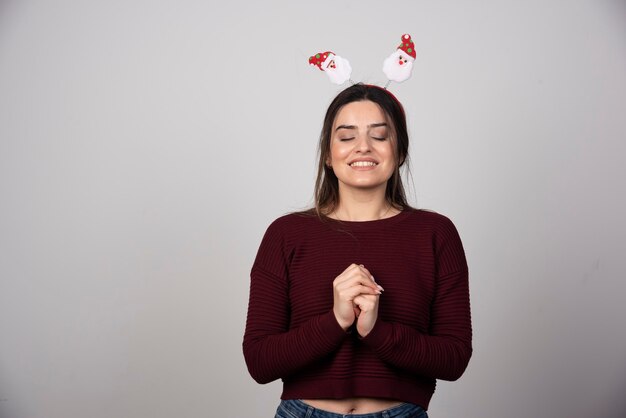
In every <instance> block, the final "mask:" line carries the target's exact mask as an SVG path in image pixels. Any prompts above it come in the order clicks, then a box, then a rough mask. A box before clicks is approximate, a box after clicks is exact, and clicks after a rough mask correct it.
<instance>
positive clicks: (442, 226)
mask: <svg viewBox="0 0 626 418" xmlns="http://www.w3.org/2000/svg"><path fill="white" fill-rule="evenodd" d="M407 210H408V211H409V213H408V218H409V219H410V220H411V221H412V222H417V223H419V224H420V225H421V226H422V227H426V228H429V229H432V230H433V231H439V232H445V231H446V230H451V229H453V230H456V228H455V226H454V224H453V223H452V221H451V220H450V218H448V217H447V216H445V215H442V214H441V213H438V212H435V211H432V210H427V209H413V208H411V209H407Z"/></svg>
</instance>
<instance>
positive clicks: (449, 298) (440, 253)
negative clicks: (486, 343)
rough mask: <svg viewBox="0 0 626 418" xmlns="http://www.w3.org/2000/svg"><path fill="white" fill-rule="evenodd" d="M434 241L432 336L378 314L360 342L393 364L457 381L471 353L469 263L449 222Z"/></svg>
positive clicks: (430, 331) (430, 328)
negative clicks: (391, 321) (434, 266)
mask: <svg viewBox="0 0 626 418" xmlns="http://www.w3.org/2000/svg"><path fill="white" fill-rule="evenodd" d="M434 244H435V260H436V261H435V262H436V264H437V265H436V271H437V274H436V280H437V281H436V286H435V295H434V298H433V301H432V305H431V310H430V327H429V332H428V334H424V333H421V332H418V331H416V330H415V329H413V328H411V327H409V326H407V325H404V324H401V323H390V322H385V321H382V320H381V319H380V318H378V319H377V321H376V323H375V324H374V327H373V328H372V330H371V332H369V334H367V336H366V337H364V338H363V339H362V342H363V343H365V344H367V345H368V346H369V347H370V348H372V349H373V350H374V351H375V352H376V353H377V355H378V356H379V357H380V358H381V359H383V360H384V361H385V362H387V363H389V364H391V365H393V366H395V367H398V368H401V369H405V370H409V371H411V372H413V373H416V374H420V375H423V376H428V377H434V378H437V379H443V380H456V379H458V378H459V377H460V376H461V375H462V374H463V372H464V371H465V368H466V367H467V364H468V362H469V359H470V357H471V354H472V342H471V340H472V329H471V319H470V303H469V285H468V270H467V262H466V260H465V254H464V251H463V247H462V244H461V240H460V238H459V236H458V233H457V231H456V229H455V228H454V226H453V225H452V223H451V222H450V221H447V222H446V224H445V225H443V227H442V228H441V229H440V230H439V231H438V234H437V236H436V237H435V239H434ZM383 297H384V296H383Z"/></svg>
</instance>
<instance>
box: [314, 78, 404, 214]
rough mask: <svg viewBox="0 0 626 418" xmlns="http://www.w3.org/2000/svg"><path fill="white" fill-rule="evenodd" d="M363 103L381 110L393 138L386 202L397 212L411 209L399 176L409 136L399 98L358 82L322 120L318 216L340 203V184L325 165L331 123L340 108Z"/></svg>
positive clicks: (343, 93)
mask: <svg viewBox="0 0 626 418" xmlns="http://www.w3.org/2000/svg"><path fill="white" fill-rule="evenodd" d="M363 100H369V101H371V102H374V103H376V104H377V105H378V106H380V107H381V109H382V110H383V113H384V114H385V118H387V123H388V124H389V125H390V127H391V128H392V132H393V134H394V135H393V136H394V138H395V144H396V147H395V157H396V167H395V169H394V171H393V174H392V176H391V178H390V179H389V180H388V181H387V188H386V190H385V199H386V200H387V202H388V203H389V204H390V205H392V206H393V207H394V208H396V209H400V210H403V209H406V208H409V207H410V206H409V204H408V202H407V199H406V194H405V192H404V186H403V185H402V176H401V174H400V167H401V166H402V165H404V164H405V163H407V164H408V162H407V159H408V157H409V154H408V152H409V134H408V132H407V128H406V116H405V114H404V108H403V107H402V104H400V102H399V101H398V99H396V98H395V96H394V95H393V94H391V93H390V92H388V91H387V90H385V89H383V88H381V87H378V86H372V85H368V84H360V83H359V84H355V85H353V86H350V87H348V88H347V89H345V90H343V91H342V92H341V93H339V94H338V95H337V97H335V99H334V100H333V101H332V103H331V104H330V106H329V107H328V110H327V111H326V116H325V117H324V125H323V126H322V133H321V134H320V142H319V146H318V153H319V161H318V167H317V179H316V180H315V212H316V213H317V215H318V216H320V217H326V216H328V215H329V214H330V213H332V212H333V211H334V210H335V209H336V208H337V205H338V204H339V182H338V180H337V176H336V175H335V173H334V171H333V170H332V168H330V167H328V166H327V165H326V161H328V159H329V156H330V139H331V135H332V128H333V123H334V122H335V118H336V117H337V114H338V113H339V111H340V110H341V108H342V107H343V106H345V105H347V104H348V103H352V102H358V101H363Z"/></svg>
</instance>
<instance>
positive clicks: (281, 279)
mask: <svg viewBox="0 0 626 418" xmlns="http://www.w3.org/2000/svg"><path fill="white" fill-rule="evenodd" d="M287 233H288V225H286V221H285V219H284V218H281V219H278V220H277V221H275V222H274V223H273V224H272V225H270V227H269V228H268V230H267V231H266V233H265V236H264V237H263V240H262V242H261V245H260V247H259V251H258V253H257V257H256V260H255V262H254V265H253V267H252V271H251V274H250V298H249V302H248V316H247V320H246V330H245V333H244V338H243V353H244V357H245V360H246V364H247V366H248V371H249V372H250V375H251V376H252V377H253V378H254V380H256V381H257V382H259V383H268V382H271V381H273V380H276V379H279V378H285V377H287V376H289V375H290V374H292V373H294V372H296V371H299V370H301V369H302V368H303V367H305V366H306V365H308V364H310V363H311V362H313V361H315V360H317V359H319V358H321V357H323V356H325V355H327V354H329V353H332V352H333V351H335V350H336V349H337V347H338V346H339V345H340V344H341V342H342V341H343V339H344V338H345V337H346V336H347V335H348V334H347V333H346V332H345V331H344V330H343V329H342V328H341V326H340V325H339V324H338V323H337V320H336V319H335V316H334V314H333V312H332V310H329V311H328V312H327V313H324V314H322V315H318V316H313V317H311V318H310V319H309V320H308V321H307V322H305V323H304V324H301V325H300V326H298V327H297V328H293V329H290V314H289V312H290V301H289V259H290V251H291V249H290V248H289V244H288V243H287V242H286V241H287V240H286V235H287Z"/></svg>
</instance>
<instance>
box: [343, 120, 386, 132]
mask: <svg viewBox="0 0 626 418" xmlns="http://www.w3.org/2000/svg"><path fill="white" fill-rule="evenodd" d="M381 126H387V123H386V122H378V123H372V124H369V125H367V129H372V128H379V127H381ZM339 129H357V127H356V125H339V126H337V127H336V128H335V132H337V131H338V130H339Z"/></svg>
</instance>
